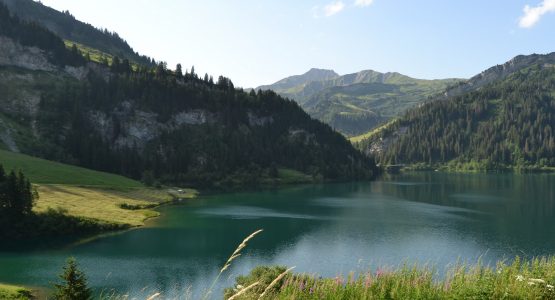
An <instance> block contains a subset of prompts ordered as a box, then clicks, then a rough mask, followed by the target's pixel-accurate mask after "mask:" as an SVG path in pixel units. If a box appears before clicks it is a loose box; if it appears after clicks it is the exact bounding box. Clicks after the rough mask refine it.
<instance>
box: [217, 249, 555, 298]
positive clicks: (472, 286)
mask: <svg viewBox="0 0 555 300" xmlns="http://www.w3.org/2000/svg"><path fill="white" fill-rule="evenodd" d="M283 272H285V267H258V268H256V269H255V270H253V271H252V272H251V273H250V274H249V275H248V276H242V277H238V278H237V286H236V287H235V288H230V289H227V290H226V297H225V298H226V299H230V298H231V297H232V296H233V295H236V294H237V293H239V292H240V291H241V290H243V289H244V287H248V286H251V285H252V284H254V283H256V282H258V284H256V285H255V286H254V287H252V288H251V289H249V290H247V291H245V292H243V294H241V295H239V296H238V297H235V298H233V299H258V298H259V296H260V295H261V294H262V293H263V292H264V291H265V290H266V288H267V287H268V286H269V285H271V283H272V282H275V281H274V279H275V278H277V276H278V275H279V274H283ZM438 277H439V276H438V274H437V272H436V271H435V270H434V269H432V268H429V267H418V266H401V267H399V268H396V269H388V268H383V269H378V270H377V271H374V272H368V273H366V274H359V275H355V274H348V275H345V276H338V277H336V278H320V277H317V276H312V275H302V274H286V275H285V276H283V278H282V279H280V280H279V282H277V283H274V286H273V287H270V289H269V291H267V292H266V293H267V295H268V296H267V297H266V298H267V299H330V300H331V299H555V290H554V287H553V285H555V258H554V257H549V258H538V259H534V260H529V261H522V260H520V259H518V258H517V259H516V260H515V261H514V262H513V263H510V264H507V263H504V262H499V263H498V264H497V266H496V267H486V266H482V265H475V266H464V265H463V266H458V267H455V268H452V269H451V270H450V271H449V272H448V273H447V275H446V276H444V277H443V279H437V278H438Z"/></svg>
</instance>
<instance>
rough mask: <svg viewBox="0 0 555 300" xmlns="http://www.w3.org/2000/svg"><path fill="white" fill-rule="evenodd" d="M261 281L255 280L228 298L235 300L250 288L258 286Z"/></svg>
mask: <svg viewBox="0 0 555 300" xmlns="http://www.w3.org/2000/svg"><path fill="white" fill-rule="evenodd" d="M259 283H260V282H258V281H257V282H255V283H253V284H251V285H249V286H247V287H246V288H244V289H242V290H240V291H239V292H237V294H235V295H233V296H231V297H229V298H228V299H227V300H233V299H235V298H237V297H239V296H241V295H243V294H244V293H246V292H247V291H248V290H250V289H252V288H253V287H255V286H257V285H258V284H259Z"/></svg>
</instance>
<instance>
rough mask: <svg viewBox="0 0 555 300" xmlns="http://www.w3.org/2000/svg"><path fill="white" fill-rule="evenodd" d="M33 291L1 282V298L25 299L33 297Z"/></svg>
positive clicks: (11, 299)
mask: <svg viewBox="0 0 555 300" xmlns="http://www.w3.org/2000/svg"><path fill="white" fill-rule="evenodd" d="M31 298H32V293H31V291H30V290H29V289H26V288H24V287H21V286H15V285H8V284H2V283H0V299H3V300H24V299H31Z"/></svg>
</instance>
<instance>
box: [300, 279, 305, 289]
mask: <svg viewBox="0 0 555 300" xmlns="http://www.w3.org/2000/svg"><path fill="white" fill-rule="evenodd" d="M299 289H300V290H301V291H303V290H304V280H301V283H300V284H299Z"/></svg>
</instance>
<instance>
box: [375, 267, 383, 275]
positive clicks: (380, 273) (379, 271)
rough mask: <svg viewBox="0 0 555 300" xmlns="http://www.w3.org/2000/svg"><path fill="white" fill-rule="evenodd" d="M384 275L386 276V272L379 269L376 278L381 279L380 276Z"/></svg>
mask: <svg viewBox="0 0 555 300" xmlns="http://www.w3.org/2000/svg"><path fill="white" fill-rule="evenodd" d="M383 274H384V271H383V270H382V269H380V268H378V269H377V270H376V277H380V276H382V275H383Z"/></svg>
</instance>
